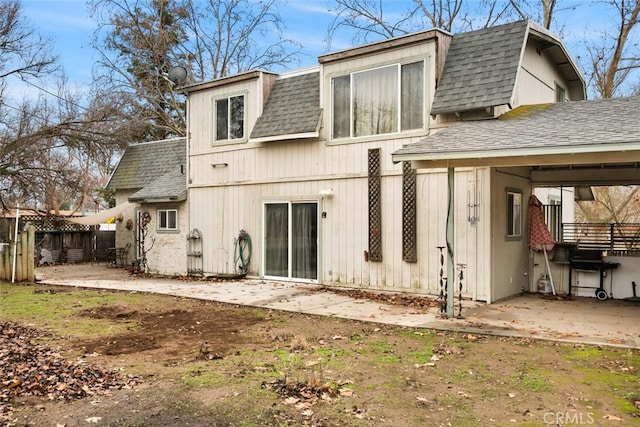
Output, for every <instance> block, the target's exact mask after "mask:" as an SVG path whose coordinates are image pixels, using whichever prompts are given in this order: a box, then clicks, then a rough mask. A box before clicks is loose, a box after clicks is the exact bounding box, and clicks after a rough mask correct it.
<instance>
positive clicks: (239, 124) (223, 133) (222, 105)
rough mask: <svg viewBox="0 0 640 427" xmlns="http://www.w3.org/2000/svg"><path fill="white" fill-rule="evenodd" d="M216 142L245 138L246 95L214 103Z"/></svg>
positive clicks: (219, 99) (222, 99)
mask: <svg viewBox="0 0 640 427" xmlns="http://www.w3.org/2000/svg"><path fill="white" fill-rule="evenodd" d="M214 110H215V112H214V114H215V126H216V130H215V135H216V142H220V141H230V140H238V139H243V138H244V95H235V96H229V97H225V98H218V99H216V100H215V101H214Z"/></svg>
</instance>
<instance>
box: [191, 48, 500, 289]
mask: <svg viewBox="0 0 640 427" xmlns="http://www.w3.org/2000/svg"><path fill="white" fill-rule="evenodd" d="M435 56H436V51H435V47H434V45H433V44H432V43H429V44H423V45H416V46H411V47H404V48H399V49H396V50H390V51H387V52H386V53H384V54H382V55H372V57H369V58H365V57H358V58H353V59H349V60H345V61H342V62H332V63H329V64H323V65H322V67H321V76H322V75H323V73H324V77H321V98H322V99H323V101H322V102H323V108H324V112H325V113H324V118H323V129H326V130H327V132H328V129H330V116H329V114H330V110H331V108H330V99H331V97H330V95H331V94H330V86H331V85H330V78H331V77H332V76H335V75H339V74H342V73H346V72H350V71H354V70H361V69H366V68H367V67H370V66H380V65H383V64H388V63H394V62H398V61H400V60H402V62H405V61H406V59H407V58H409V57H410V58H413V59H417V58H425V59H426V62H425V65H426V69H425V76H426V82H427V83H426V85H425V86H426V88H425V91H426V92H427V105H430V104H431V101H432V97H433V92H434V89H435V88H434V85H435V82H434V80H435V79H434V78H433V76H434V75H435V72H436V71H435V61H434V59H433V58H435ZM254 83H255V86H252V85H254ZM243 85H244V86H242V85H234V87H233V88H227V89H225V90H227V91H229V92H233V93H235V92H237V90H238V89H239V88H240V86H242V89H243V90H247V91H248V92H247V93H248V94H249V98H248V99H253V101H251V102H258V99H259V98H260V97H259V96H257V95H256V96H255V97H254V95H253V91H256V92H260V90H259V86H260V85H259V83H258V80H256V81H255V82H253V81H252V82H245V83H243ZM213 92H215V94H219V93H220V92H221V90H220V88H216V89H215V90H214V89H212V90H203V91H200V92H196V93H194V94H192V95H191V96H190V103H189V108H188V110H189V123H191V126H192V128H191V129H190V138H189V146H190V155H189V184H188V187H189V228H190V229H194V228H197V229H199V230H201V231H202V233H203V239H202V243H203V252H204V256H203V266H204V271H205V272H206V273H212V274H213V273H232V272H234V271H235V260H234V250H235V241H236V239H237V237H238V233H239V231H240V230H241V229H244V230H246V231H247V232H248V233H249V235H250V236H251V239H252V248H253V250H252V257H251V264H250V269H249V270H250V271H249V275H250V276H258V277H261V276H263V275H264V266H263V249H264V243H263V235H264V228H263V227H264V225H263V216H264V213H263V205H264V203H265V201H274V200H282V201H292V200H309V201H317V202H318V209H319V212H320V213H323V212H324V213H325V215H324V216H325V217H324V218H323V217H322V215H320V216H321V217H320V219H319V232H318V233H319V234H318V244H319V246H318V248H319V253H320V260H319V268H318V280H317V282H318V283H324V284H331V285H337V286H346V287H360V288H370V289H378V290H393V291H411V292H417V293H429V294H433V295H437V294H438V292H439V284H438V274H439V270H440V265H439V252H438V250H437V246H441V245H444V244H445V229H446V216H447V173H446V170H421V171H418V175H417V234H418V236H417V252H418V262H416V263H409V262H405V261H403V259H402V219H403V218H402V215H403V213H402V165H401V164H393V163H392V162H391V153H393V152H394V151H396V150H398V149H399V148H401V147H402V146H403V145H405V144H408V143H411V142H415V141H417V140H418V139H420V138H423V137H424V136H426V135H427V132H428V130H422V131H419V132H415V133H411V134H401V135H378V136H372V137H367V138H360V139H358V140H342V141H327V140H326V138H325V137H324V135H325V133H324V131H323V132H321V137H320V138H319V139H308V140H290V141H281V142H278V141H274V142H263V143H256V142H253V141H251V140H249V141H247V142H245V143H241V144H227V145H215V144H214V145H212V144H211V141H212V135H211V133H212V132H213V127H212V125H211V122H212V120H213V118H212V112H211V109H212V104H211V99H212V98H213V97H214V93H213ZM249 104H250V103H249ZM255 111H257V109H256V110H255ZM427 113H428V112H425V120H427V119H428V117H429V116H428V114H427ZM252 114H254V113H250V116H251V119H250V122H251V123H254V122H255V120H254V116H252ZM374 148H380V150H381V161H382V162H381V185H382V188H381V198H382V207H383V211H382V233H383V235H382V245H383V246H382V261H381V262H371V261H366V260H365V252H366V251H368V250H369V241H368V233H369V230H368V218H369V210H368V209H369V200H368V197H369V196H368V150H369V149H374ZM213 165H215V166H213ZM488 179H489V174H488V173H487V172H486V171H484V170H479V171H476V170H474V169H461V170H459V171H457V173H456V194H457V195H461V196H456V201H455V203H456V214H455V216H456V218H455V221H456V233H457V234H456V241H455V243H454V248H455V251H456V263H464V264H466V265H467V268H466V271H465V276H466V278H465V281H464V289H463V293H464V295H465V296H467V297H477V298H480V299H482V298H488V297H489V291H488V283H489V280H488V274H489V267H488V266H489V259H490V257H488V256H486V252H487V251H488V249H487V248H488V243H487V240H488V236H489V231H490V228H489V226H490V217H489V206H488V205H486V204H484V203H482V204H481V206H480V207H479V208H480V209H481V211H479V216H480V220H479V221H478V222H476V223H473V224H472V223H470V222H469V221H468V215H467V213H468V208H467V203H468V200H467V194H468V192H469V191H471V188H472V187H474V188H476V189H477V191H478V192H481V190H482V191H483V189H484V188H486V189H487V190H488V184H487V183H488ZM329 189H330V190H332V193H333V194H332V196H321V195H320V192H321V190H329ZM481 196H482V195H480V194H479V195H478V198H480V197H481ZM452 280H455V279H454V278H452ZM456 286H457V281H456ZM456 289H457V287H456Z"/></svg>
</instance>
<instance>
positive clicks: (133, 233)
mask: <svg viewBox="0 0 640 427" xmlns="http://www.w3.org/2000/svg"><path fill="white" fill-rule="evenodd" d="M186 156H187V147H186V139H185V138H174V139H167V140H161V141H153V142H147V143H140V144H132V145H129V147H127V149H126V151H125V153H124V155H123V156H122V159H121V160H120V162H119V163H118V166H117V167H116V169H115V170H114V172H113V174H112V175H111V177H110V179H109V183H108V184H107V187H106V188H108V189H111V190H114V191H115V198H116V209H117V210H118V214H117V217H116V219H117V220H116V246H117V247H118V248H119V257H118V258H120V259H119V260H118V262H119V263H120V264H121V265H129V266H130V265H132V263H134V262H139V260H140V259H141V258H142V257H143V255H144V257H146V260H147V270H148V271H149V272H152V273H158V274H167V275H173V274H177V275H185V274H187V273H188V271H187V269H188V268H189V265H188V262H187V256H186V253H187V249H188V245H187V243H188V239H187V237H188V225H187V224H188V223H187V219H188V218H187V217H188V215H187V202H186V200H187V180H186Z"/></svg>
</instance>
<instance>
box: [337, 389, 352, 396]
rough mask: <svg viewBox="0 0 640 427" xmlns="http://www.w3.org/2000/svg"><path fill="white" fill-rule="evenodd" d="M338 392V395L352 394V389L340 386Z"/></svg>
mask: <svg viewBox="0 0 640 427" xmlns="http://www.w3.org/2000/svg"><path fill="white" fill-rule="evenodd" d="M338 393H340V396H353V390H351V389H350V388H346V387H344V388H341V389H340V390H338Z"/></svg>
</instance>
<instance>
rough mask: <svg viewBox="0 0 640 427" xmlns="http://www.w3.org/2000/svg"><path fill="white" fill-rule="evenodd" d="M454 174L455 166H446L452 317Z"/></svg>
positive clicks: (450, 314)
mask: <svg viewBox="0 0 640 427" xmlns="http://www.w3.org/2000/svg"><path fill="white" fill-rule="evenodd" d="M454 174H455V168H452V167H449V168H447V201H448V206H447V317H448V318H452V317H453V309H454V308H453V301H454V289H455V286H454V285H455V283H454V282H455V281H456V276H455V271H456V270H455V268H454V264H453V238H454V237H453V236H454V223H455V221H454V220H455V215H454V209H453V208H454V201H455V200H454V196H455V191H454V190H455V189H454V183H455V180H454V177H455V176H454Z"/></svg>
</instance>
